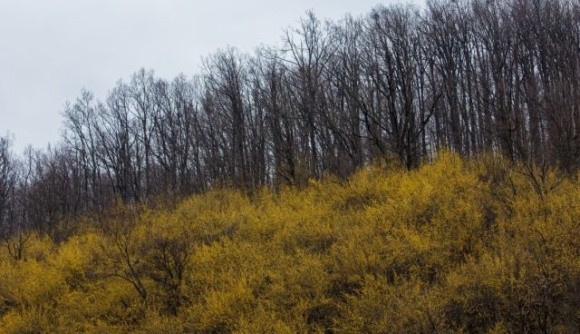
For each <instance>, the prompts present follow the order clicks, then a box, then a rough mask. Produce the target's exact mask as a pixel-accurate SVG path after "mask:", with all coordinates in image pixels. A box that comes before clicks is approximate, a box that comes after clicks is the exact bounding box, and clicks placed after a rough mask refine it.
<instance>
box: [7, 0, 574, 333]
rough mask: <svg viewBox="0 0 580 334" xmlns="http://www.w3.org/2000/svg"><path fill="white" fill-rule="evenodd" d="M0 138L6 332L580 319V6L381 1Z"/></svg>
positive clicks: (568, 329)
mask: <svg viewBox="0 0 580 334" xmlns="http://www.w3.org/2000/svg"><path fill="white" fill-rule="evenodd" d="M63 116H64V130H65V131H64V133H63V137H62V142H60V143H58V145H56V146H54V147H52V148H48V149H47V150H45V151H37V150H33V149H32V148H31V149H28V150H27V151H26V152H25V153H24V155H22V156H16V155H14V154H13V152H12V149H11V140H10V138H9V137H8V136H6V137H0V246H1V247H0V332H6V333H38V332H64V333H66V332H74V333H76V332H93V333H110V332H138V333H159V332H171V331H173V332H175V333H183V332H192V333H230V332H237V333H380V332H383V333H409V332H415V333H427V332H433V333H435V332H443V333H447V332H469V333H472V332H473V333H508V332H518V333H519V332H521V333H531V332H534V333H535V332H540V333H578V332H580V297H579V296H580V5H579V3H578V2H577V1H567V0H507V1H489V0H462V1H429V2H428V3H427V5H426V6H425V8H424V9H422V10H415V9H413V8H410V7H401V6H392V7H383V6H378V7H377V8H375V9H374V10H372V11H371V12H370V13H369V15H367V16H364V17H360V18H353V17H348V16H347V17H345V19H343V20H341V21H339V22H327V23H326V24H323V23H322V22H320V21H319V20H318V19H317V18H316V16H315V15H314V14H312V13H308V14H307V15H306V17H305V18H303V19H302V20H301V22H300V25H299V27H298V28H296V29H289V30H287V31H285V34H284V38H283V41H282V45H281V46H279V47H262V48H260V49H259V50H257V51H256V53H255V54H253V55H243V54H240V53H239V52H237V51H236V50H235V49H233V48H230V49H226V50H220V51H218V52H216V53H215V54H213V55H211V56H209V57H208V58H207V59H206V61H205V64H204V67H203V69H202V72H201V73H200V74H199V75H197V76H194V77H193V78H191V79H190V78H186V77H185V76H183V75H182V76H179V77H177V78H175V79H174V80H173V81H167V80H164V79H159V78H156V77H155V76H154V74H153V72H152V71H145V70H141V71H139V72H137V73H136V74H135V75H134V76H133V77H132V78H131V80H130V81H129V82H123V81H119V83H118V84H117V85H116V86H115V87H114V88H113V89H112V90H111V91H110V93H109V95H108V96H107V97H106V99H105V100H104V101H101V100H98V99H95V98H94V96H93V95H92V94H91V93H90V92H88V91H85V92H83V93H82V94H81V96H80V97H79V98H78V99H77V101H76V102H74V103H72V104H70V105H67V107H66V109H65V111H64V113H63Z"/></svg>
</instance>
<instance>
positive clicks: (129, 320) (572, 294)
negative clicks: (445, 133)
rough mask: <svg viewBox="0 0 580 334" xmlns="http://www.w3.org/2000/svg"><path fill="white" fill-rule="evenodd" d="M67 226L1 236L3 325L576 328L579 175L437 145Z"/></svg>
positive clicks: (262, 329)
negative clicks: (302, 179) (345, 171)
mask: <svg viewBox="0 0 580 334" xmlns="http://www.w3.org/2000/svg"><path fill="white" fill-rule="evenodd" d="M74 224H76V225H75V226H85V227H83V228H79V230H78V231H77V232H75V233H74V234H73V235H72V236H71V237H70V238H68V239H67V240H66V241H62V242H60V243H55V242H54V241H53V240H52V239H51V238H50V237H48V236H44V235H37V234H32V233H24V232H23V233H21V234H20V235H18V236H15V237H14V238H13V239H11V240H9V241H6V242H5V243H4V244H3V245H2V249H1V250H0V332H5V333H36V332H63V333H66V332H95V333H111V332H137V333H161V332H163V333H172V332H174V333H183V332H190V333H197V332H199V333H230V332H237V333H308V332H312V333H317V332H320V333H322V332H326V333H402V332H415V333H419V332H421V333H428V332H474V333H476V332H482V333H504V332H519V333H524V332H544V333H550V332H559V333H577V332H579V331H580V256H579V255H580V235H579V234H580V228H579V227H580V181H579V175H578V174H576V175H573V176H570V175H568V176H561V175H559V174H558V173H557V172H555V171H549V170H541V169H537V168H528V167H526V166H523V165H521V166H518V165H515V166H514V165H511V164H508V163H505V162H503V161H501V159H498V158H496V157H490V156H487V157H481V158H479V159H478V160H462V159H461V158H459V157H458V156H455V155H453V154H449V153H443V154H441V155H440V156H439V157H438V158H437V159H436V160H435V161H434V162H433V163H431V164H426V165H424V166H423V167H421V168H419V169H418V170H415V171H404V170H402V169H398V168H396V167H385V166H374V167H369V168H366V169H363V170H360V171H359V172H358V173H356V174H355V175H353V176H352V177H351V178H350V179H349V181H348V182H346V183H345V182H339V181H337V180H335V179H333V178H327V179H325V180H322V181H311V182H310V184H309V185H308V186H307V187H305V188H304V189H294V188H288V189H282V190H280V191H279V192H277V193H274V192H272V191H269V190H263V191H261V192H258V193H255V194H253V195H252V196H246V195H244V194H242V193H240V192H236V191H232V190H215V191H212V192H210V193H207V194H204V195H199V196H194V197H191V198H188V199H186V200H184V201H182V202H181V203H179V204H178V205H177V206H176V207H175V208H174V209H158V210H152V209H135V208H129V207H123V206H119V207H117V208H116V209H114V210H112V211H111V213H110V214H109V216H108V219H106V220H105V221H101V222H96V221H91V220H90V219H88V218H85V219H79V221H77V222H74ZM74 224H72V225H74ZM68 225H71V223H70V222H69V224H68Z"/></svg>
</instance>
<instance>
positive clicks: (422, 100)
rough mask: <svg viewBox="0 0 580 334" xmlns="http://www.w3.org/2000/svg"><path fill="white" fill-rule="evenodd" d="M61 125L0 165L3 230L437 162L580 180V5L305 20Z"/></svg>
mask: <svg viewBox="0 0 580 334" xmlns="http://www.w3.org/2000/svg"><path fill="white" fill-rule="evenodd" d="M65 122H66V123H65V124H66V133H65V135H64V141H63V144H62V145H61V146H59V147H58V148H56V149H52V150H48V151H47V152H44V153H43V152H32V151H31V152H29V153H28V154H27V155H26V156H25V157H24V158H23V159H22V161H20V162H19V163H18V164H20V167H19V168H18V170H19V171H20V175H19V177H16V176H14V175H16V174H14V173H13V172H12V170H16V167H15V166H12V165H15V164H16V162H13V161H15V160H14V159H12V158H11V157H10V156H9V155H8V153H0V161H1V162H0V173H2V175H1V180H0V220H4V221H5V220H7V219H13V218H6V217H9V216H10V214H11V212H13V211H14V212H18V210H11V209H10V208H11V207H13V206H14V205H15V204H14V203H13V201H14V199H13V198H16V197H18V196H16V197H14V196H11V195H10V194H15V193H16V192H20V193H22V194H23V195H22V196H20V197H19V198H25V199H26V201H28V202H22V201H21V202H22V203H20V204H19V205H20V206H21V207H25V208H26V210H24V211H26V212H25V213H21V215H25V216H26V217H27V218H26V219H28V220H30V221H33V222H34V224H35V225H36V226H40V227H42V226H45V225H46V226H48V225H49V224H50V223H51V222H52V221H53V220H54V219H63V217H65V216H66V215H67V214H69V213H75V214H76V213H79V212H87V211H93V210H99V209H102V208H104V207H106V206H107V205H109V204H110V203H111V201H113V200H114V199H115V198H120V199H122V200H123V201H125V202H137V203H143V202H148V201H150V200H153V199H156V198H159V197H165V198H166V197H167V196H169V197H172V196H183V195H187V194H190V193H194V192H199V191H203V190H205V189H207V188H209V187H212V186H216V185H229V186H236V187H243V188H245V189H250V190H251V189H254V188H257V187H260V186H274V187H276V186H279V185H282V184H300V183H302V182H304V181H305V180H307V179H308V178H310V177H314V178H316V177H320V176H322V175H324V174H327V173H331V174H335V175H338V176H339V177H344V176H346V175H348V174H349V173H351V172H352V171H353V170H355V169H357V168H358V167H360V166H363V165H365V164H368V163H369V162H370V161H373V160H375V159H393V160H397V161H399V162H400V163H402V164H403V165H404V166H406V167H407V168H413V167H416V166H417V165H418V164H419V163H420V162H421V161H422V160H424V159H426V158H428V157H429V156H431V155H432V154H433V153H434V152H436V151H437V150H438V149H440V148H442V147H446V148H449V149H451V150H453V151H457V152H460V153H461V154H463V155H466V156H472V155H475V154H478V153H480V152H488V151H492V152H500V153H502V154H503V155H505V156H507V157H509V158H510V159H512V160H514V161H516V160H519V161H525V162H527V163H537V164H551V165H556V166H558V167H560V168H562V169H563V170H566V171H574V170H577V169H578V167H580V137H579V135H580V5H579V4H578V2H577V1H568V0H508V1H495V0H470V1H433V2H429V3H428V4H427V6H426V8H425V9H422V10H415V9H412V8H408V7H400V6H393V7H377V8H375V9H374V10H372V11H371V13H370V14H369V15H367V16H366V17H362V18H352V17H346V18H345V19H343V20H341V21H340V22H328V23H322V22H321V21H319V20H318V19H317V18H316V17H315V15H314V14H312V13H309V14H307V15H306V16H305V17H304V18H303V19H302V20H301V24H300V25H299V26H298V27H296V28H295V29H289V30H287V31H286V32H285V34H284V38H283V42H282V44H281V46H280V47H272V48H267V47H263V48H261V49H259V50H258V51H257V52H256V53H255V54H254V55H244V54H240V53H239V52H237V51H236V50H235V49H232V48H228V49H225V50H221V51H218V52H217V53H215V54H213V55H211V56H209V57H208V58H207V59H206V60H205V63H204V66H203V69H202V73H201V74H200V75H197V76H195V77H194V78H193V79H188V78H186V77H184V76H179V77H177V78H175V79H174V80H173V81H166V80H163V79H159V78H156V77H155V76H154V74H153V73H152V72H148V71H145V70H141V71H139V72H137V73H136V74H135V75H134V76H133V77H132V78H131V80H130V82H128V83H125V82H121V81H120V82H119V83H118V84H117V85H116V87H114V88H113V89H112V90H111V92H110V94H109V96H108V97H107V98H106V100H104V101H98V100H95V99H94V97H93V96H92V94H91V93H90V92H83V93H82V94H81V96H80V97H79V98H78V99H77V101H76V102H75V103H74V104H71V105H69V106H68V107H67V109H66V111H65ZM1 143H2V145H1V146H0V148H1V151H2V152H8V151H9V150H8V146H9V145H8V141H6V140H4V139H3V141H2V142H1ZM24 195H25V196H24Z"/></svg>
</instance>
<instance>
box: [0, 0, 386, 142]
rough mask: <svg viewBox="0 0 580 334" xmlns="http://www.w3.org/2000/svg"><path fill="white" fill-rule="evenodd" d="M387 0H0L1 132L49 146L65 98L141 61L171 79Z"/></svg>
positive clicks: (123, 74) (101, 89)
mask: <svg viewBox="0 0 580 334" xmlns="http://www.w3.org/2000/svg"><path fill="white" fill-rule="evenodd" d="M389 2H393V1H392V0H386V1H378V0H284V1H279V0H254V1H241V0H205V1H197V0H195V1H194V0H190V1H186V0H0V135H4V134H6V132H10V133H11V134H13V135H14V136H15V147H14V148H15V150H16V151H17V152H18V153H20V152H21V151H22V150H23V149H24V147H25V146H27V145H28V144H32V145H33V146H34V147H37V148H45V147H46V145H47V144H48V142H51V143H53V144H54V143H56V142H57V141H58V138H59V133H60V130H61V122H62V118H61V112H62V110H63V109H64V104H65V102H66V101H67V100H68V101H74V100H75V99H76V97H77V95H78V94H79V92H80V90H81V89H82V88H87V89H89V90H91V91H93V92H94V93H95V95H96V97H97V98H99V99H102V98H104V97H105V96H106V94H107V92H108V90H109V89H111V88H112V87H113V86H114V85H115V82H116V81H117V80H118V79H124V80H127V79H128V78H129V77H130V75H131V74H132V73H133V72H135V71H136V70H138V69H139V68H141V67H145V68H147V69H153V70H155V73H156V74H157V76H159V77H162V78H167V79H171V78H173V77H175V76H176V75H177V74H179V73H181V72H183V73H185V74H186V75H188V76H189V75H192V74H195V73H198V72H199V70H198V67H199V64H200V59H201V57H205V56H207V55H209V54H210V53H212V52H214V51H215V50H217V49H218V48H221V47H225V46H228V45H231V46H235V47H238V48H239V49H240V50H241V51H243V52H252V51H253V50H254V49H255V48H256V47H257V46H259V45H261V44H265V45H275V44H276V43H278V42H279V41H280V36H281V35H282V29H283V28H285V27H289V26H296V25H297V22H298V21H299V19H300V17H301V16H303V14H304V13H305V11H306V10H309V9H312V10H314V12H315V13H316V14H317V16H318V17H319V18H321V19H333V20H336V19H340V18H341V17H343V16H344V14H346V13H351V14H353V15H355V16H356V15H360V14H365V13H367V12H368V11H369V10H370V9H371V8H372V7H374V6H376V5H377V4H379V3H383V4H385V3H389Z"/></svg>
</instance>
